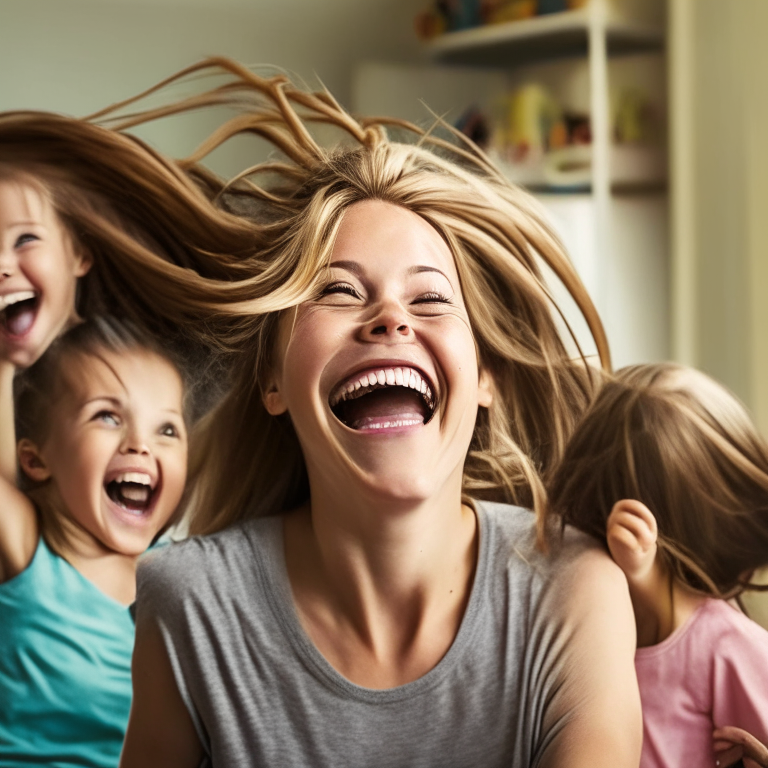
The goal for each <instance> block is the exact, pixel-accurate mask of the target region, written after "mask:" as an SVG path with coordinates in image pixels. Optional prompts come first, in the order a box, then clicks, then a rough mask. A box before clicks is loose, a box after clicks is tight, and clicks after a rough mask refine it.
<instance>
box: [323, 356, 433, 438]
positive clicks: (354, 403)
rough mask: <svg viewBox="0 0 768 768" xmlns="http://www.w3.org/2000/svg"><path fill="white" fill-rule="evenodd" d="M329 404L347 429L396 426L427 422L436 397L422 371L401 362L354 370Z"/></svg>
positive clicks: (332, 395) (330, 399)
mask: <svg viewBox="0 0 768 768" xmlns="http://www.w3.org/2000/svg"><path fill="white" fill-rule="evenodd" d="M329 405H330V407H331V411H333V414H334V415H335V416H336V418H337V419H339V421H341V423H342V424H345V425H346V426H347V427H349V428H350V429H355V430H373V429H397V428H405V427H413V426H417V425H419V424H427V423H428V422H429V420H430V419H431V418H432V416H433V415H434V413H435V407H436V399H435V395H434V393H433V388H432V387H431V386H430V384H429V383H428V381H427V379H426V377H425V375H424V374H423V373H421V371H418V370H416V369H415V368H409V367H405V366H401V367H395V368H379V369H374V370H370V371H365V372H363V373H360V374H355V375H354V376H353V377H352V378H350V379H347V380H346V381H345V382H344V383H343V384H341V385H339V386H338V387H336V388H335V389H334V391H333V393H332V394H331V397H330V398H329Z"/></svg>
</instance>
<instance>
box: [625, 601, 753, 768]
mask: <svg viewBox="0 0 768 768" xmlns="http://www.w3.org/2000/svg"><path fill="white" fill-rule="evenodd" d="M635 668H636V669H637V678H638V682H639V683H640V698H641V700H642V704H643V754H642V758H641V760H640V767H641V768H681V766H691V767H692V768H702V767H705V768H708V767H709V766H712V767H713V768H714V765H715V755H714V751H713V749H712V731H713V729H714V728H715V727H721V726H724V725H735V726H737V727H739V728H743V729H744V730H746V731H749V732H750V733H751V734H753V735H754V736H755V737H757V738H758V739H760V741H762V742H763V743H764V744H768V632H766V631H765V630H764V629H763V628H762V627H760V626H759V625H758V624H755V622H753V621H751V620H750V619H748V618H747V617H746V616H745V615H744V614H742V613H740V612H739V611H737V610H736V609H735V608H733V607H732V606H730V605H729V604H728V603H727V602H725V601H724V600H715V599H711V600H706V601H705V602H703V603H702V604H701V605H700V606H699V608H698V609H697V610H696V612H695V613H694V614H693V616H691V618H690V619H689V620H688V621H687V622H686V623H685V624H684V625H683V626H682V627H680V628H679V629H677V630H676V631H675V632H673V633H672V634H671V635H670V636H669V637H668V638H667V639H666V640H664V641H663V642H661V643H659V644H658V645H652V646H649V647H647V648H638V649H637V653H636V655H635Z"/></svg>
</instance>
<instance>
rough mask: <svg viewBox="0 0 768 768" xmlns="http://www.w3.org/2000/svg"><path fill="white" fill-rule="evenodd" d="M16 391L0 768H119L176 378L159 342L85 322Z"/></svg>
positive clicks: (3, 566) (181, 474)
mask: <svg viewBox="0 0 768 768" xmlns="http://www.w3.org/2000/svg"><path fill="white" fill-rule="evenodd" d="M16 386H17V389H18V390H19V391H20V394H19V397H18V408H19V414H20V418H19V419H18V424H19V436H20V438H21V439H20V441H19V463H20V465H21V470H22V476H23V481H22V488H23V489H24V491H26V493H24V492H22V491H21V490H18V489H17V488H16V486H15V485H14V484H13V483H10V482H8V481H7V480H5V479H4V478H2V479H0V508H1V509H2V512H3V514H2V520H1V521H0V522H1V524H0V646H1V647H2V649H3V652H2V656H1V657H0V685H1V686H2V689H3V697H2V703H0V765H2V766H17V765H27V764H37V765H40V764H44V765H57V766H75V765H77V766H110V765H115V763H116V761H117V759H118V756H119V753H120V746H121V743H122V738H123V734H124V731H125V725H126V721H127V717H128V709H129V707H130V700H131V687H130V660H131V653H132V650H133V639H134V626H133V620H132V618H131V616H130V615H129V613H128V605H129V604H130V603H132V602H133V599H134V596H135V570H136V559H137V558H138V556H139V555H140V554H141V553H142V552H144V550H145V549H146V548H147V547H148V546H149V544H150V543H151V542H152V541H153V539H154V538H155V537H156V536H157V534H158V533H159V532H160V531H162V529H163V528H164V527H165V526H166V525H167V524H168V523H169V520H170V518H171V515H172V514H173V512H174V510H175V509H176V507H177V505H178V503H179V500H180V498H181V495H182V491H183V489H184V482H185V477H186V468H187V438H186V425H185V409H184V387H183V385H182V380H181V375H180V373H179V370H178V368H177V367H176V366H175V364H174V362H172V360H171V358H169V357H168V355H167V354H166V353H165V352H163V351H162V350H161V349H160V347H159V346H158V345H157V344H156V343H155V342H153V341H150V340H149V339H147V338H144V337H142V336H140V335H137V333H136V332H135V331H132V330H131V329H128V328H126V327H124V326H120V325H116V324H115V323H114V322H110V323H107V322H106V321H98V322H96V321H91V322H86V323H83V324H80V325H77V326H75V327H74V328H72V329H71V330H70V331H68V332H67V333H66V334H65V335H64V336H62V337H61V338H59V339H58V340H56V341H54V342H53V344H52V345H51V346H50V348H49V349H48V351H47V352H46V353H45V354H44V355H43V356H42V357H41V358H40V360H38V361H37V362H36V363H35V364H34V365H32V366H31V367H30V368H28V369H26V370H25V371H24V372H23V374H21V375H20V376H19V378H18V380H17V382H16Z"/></svg>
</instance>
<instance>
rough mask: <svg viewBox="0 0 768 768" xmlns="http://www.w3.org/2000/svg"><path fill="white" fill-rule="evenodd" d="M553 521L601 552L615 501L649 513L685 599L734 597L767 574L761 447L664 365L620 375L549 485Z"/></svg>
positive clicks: (733, 409) (725, 406)
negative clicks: (583, 535) (686, 590)
mask: <svg viewBox="0 0 768 768" xmlns="http://www.w3.org/2000/svg"><path fill="white" fill-rule="evenodd" d="M549 495H550V510H549V514H550V515H551V516H553V517H552V519H553V520H554V519H558V518H559V519H560V520H561V521H562V522H563V523H570V524H571V525H574V526H576V527H577V528H580V529H581V530H583V531H586V532H587V533H590V534H592V535H593V536H595V537H597V538H599V539H601V540H602V541H605V538H606V522H607V519H608V516H609V515H610V513H611V509H612V507H613V505H614V504H615V503H616V502H617V501H619V500H621V499H636V500H638V501H641V502H642V503H643V504H645V505H646V506H647V507H648V508H649V509H650V510H651V512H653V514H654V516H655V517H656V521H657V524H658V533H659V536H658V546H659V555H660V557H661V558H662V561H663V562H664V564H665V565H666V567H667V568H668V570H669V572H670V573H671V574H672V577H673V578H675V579H676V580H677V581H679V582H680V583H682V584H685V585H687V586H688V587H690V588H692V589H694V590H697V591H700V592H704V593H707V594H711V595H715V596H718V597H730V596H733V595H736V594H738V593H740V592H741V591H742V590H743V589H745V588H754V589H759V587H758V586H757V585H751V584H749V583H748V576H747V579H746V580H745V578H744V576H745V574H747V575H748V574H749V573H751V571H753V570H754V569H756V568H759V567H761V566H764V565H768V446H766V443H765V441H764V440H763V439H762V438H761V437H760V435H759V434H758V432H757V430H756V429H755V427H754V425H753V424H752V422H751V420H750V418H749V416H748V415H747V413H746V411H745V409H744V407H743V406H742V405H741V403H739V402H738V400H737V399H736V398H735V397H734V396H733V395H732V394H731V393H729V392H728V391H727V390H725V389H724V388H723V387H721V386H720V385H718V384H716V383H715V382H714V381H713V380H712V379H710V378H709V377H707V376H705V375H704V374H702V373H700V372H698V371H694V370H692V369H687V368H683V367H681V366H677V365H673V364H671V363H666V364H657V365H637V366H631V367H628V368H623V369H621V370H620V371H618V372H617V374H616V376H615V379H614V380H613V381H610V382H608V383H606V384H605V386H604V387H603V388H602V391H601V392H600V393H599V395H598V396H597V398H596V400H595V402H594V403H593V405H592V406H591V407H590V409H589V411H588V412H587V414H586V415H585V417H584V419H583V420H582V422H581V423H580V424H579V426H578V428H577V430H576V432H575V434H574V436H573V438H572V439H571V442H570V443H569V445H568V447H567V448H566V451H565V455H564V456H563V459H562V461H561V463H560V466H559V467H558V469H557V471H556V473H555V474H554V476H553V478H552V481H551V483H550V484H549Z"/></svg>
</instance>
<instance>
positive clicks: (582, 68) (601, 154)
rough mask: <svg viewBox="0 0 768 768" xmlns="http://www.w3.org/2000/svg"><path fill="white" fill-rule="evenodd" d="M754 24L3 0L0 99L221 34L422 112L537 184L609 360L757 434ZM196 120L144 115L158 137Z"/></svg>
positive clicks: (193, 47)
mask: <svg viewBox="0 0 768 768" xmlns="http://www.w3.org/2000/svg"><path fill="white" fill-rule="evenodd" d="M766 39H768V1H767V0H666V2H665V1H664V0H364V1H363V2H361V1H360V0H2V2H1V3H0V109H2V110H10V109H46V110H55V111H60V112H65V113H67V114H74V115H85V114H88V113H90V112H93V111H96V110H98V109H100V108H102V107H104V106H106V105H108V104H110V103H112V102H115V101H118V100H121V99H124V98H126V97H129V96H131V95H133V94H135V93H138V92H139V91H142V90H143V89H145V88H147V87H149V86H151V85H153V84H154V83H156V82H157V81H159V80H161V79H163V78H164V77H166V76H168V75H170V74H172V73H174V72H175V71H177V70H179V69H181V68H183V67H185V66H187V65H189V64H192V63H194V62H196V61H198V60H200V59H201V58H203V57H204V56H207V55H212V54H221V55H227V56H231V57H234V58H236V59H238V60H239V61H241V62H242V63H245V64H248V65H253V66H256V67H258V68H259V69H260V70H262V71H263V70H264V69H265V65H271V66H273V67H277V68H279V69H282V70H283V71H286V72H288V73H289V74H291V75H293V76H294V77H297V78H299V79H302V80H304V81H305V82H306V83H307V84H308V85H309V86H310V87H313V88H314V87H318V86H319V85H321V84H322V85H325V86H327V87H328V88H329V89H330V91H331V92H332V93H333V94H334V95H335V96H336V97H337V98H338V99H339V101H341V102H342V103H343V104H344V105H345V106H347V107H348V108H349V109H351V110H352V111H357V112H360V113H365V114H374V113H375V114H389V115H395V116H399V117H405V118H408V119H411V120H414V121H417V122H419V123H422V124H426V125H430V124H431V123H432V122H433V121H434V119H435V115H439V116H440V117H442V118H444V119H445V120H447V121H448V122H450V123H452V124H454V125H457V126H458V127H460V128H461V129H462V130H464V131H465V132H466V133H467V134H468V135H470V136H472V138H473V139H474V140H475V141H477V142H478V143H479V144H481V145H482V146H484V147H485V148H486V149H487V151H488V152H489V153H490V154H491V155H492V156H493V157H494V158H495V159H496V161H497V162H498V163H499V165H500V166H501V167H502V169H503V170H504V172H505V173H506V174H507V175H508V176H509V177H510V178H511V179H513V180H515V181H517V182H519V183H521V184H523V185H525V186H527V187H528V188H529V189H530V190H531V191H532V192H533V193H534V194H535V195H536V197H537V198H538V199H539V200H540V202H541V204H542V206H544V208H545V209H546V211H547V214H548V216H549V217H550V220H551V221H552V223H553V225H554V226H555V228H556V229H557V230H558V232H559V233H560V235H561V237H562V238H563V239H564V241H565V243H566V245H567V246H568V248H569V251H570V253H571V256H572V258H573V260H574V262H575V264H576V266H577V269H578V270H579V271H580V273H581V275H582V277H583V279H584V281H585V283H586V285H587V288H588V289H589V291H590V292H591V294H592V296H593V298H594V300H595V302H596V304H597V306H598V309H599V310H600V312H601V315H602V316H603V319H604V322H605V324H606V328H607V332H608V336H609V339H610V341H611V346H612V351H613V356H614V364H615V365H616V366H621V365H625V364H627V363H633V362H643V361H650V360H661V359H675V360H678V361H681V362H684V363H688V364H691V365H695V366H698V367H700V368H702V369H703V370H705V371H706V372H708V373H710V374H711V375H713V376H715V377H716V378H718V379H720V380H721V381H723V382H724V383H725V384H726V385H728V386H729V387H730V388H731V389H733V390H734V391H735V392H736V393H737V395H738V396H739V397H741V399H742V400H743V401H744V402H745V403H746V404H747V406H748V407H749V408H750V410H751V411H752V413H753V414H754V417H755V419H756V421H757V423H758V424H759V425H760V427H761V429H762V430H763V432H764V433H766V434H768V343H766V339H765V333H766V330H768V301H767V300H766V295H767V294H768V139H767V138H766V137H767V136H768V91H767V89H766V85H765V73H766V72H768V46H766V43H765V41H766ZM430 110H431V111H430ZM215 123H216V118H215V116H212V115H200V116H198V117H196V118H194V119H191V120H186V121H172V120H171V121H165V122H161V123H158V124H157V125H154V126H152V127H151V128H150V129H148V130H144V131H143V132H142V135H143V136H144V137H145V138H147V139H148V140H149V141H150V142H151V143H153V144H155V145H156V146H157V147H158V148H159V149H160V150H162V151H164V152H167V153H170V154H172V155H174V154H175V155H178V154H184V153H186V152H189V151H190V150H191V149H193V148H194V146H195V145H196V143H197V141H199V140H200V139H202V137H203V136H204V135H205V134H206V133H207V131H208V130H210V129H211V128H212V127H213V126H214V125H215ZM264 151H265V150H264V148H263V147H258V146H256V145H254V144H237V145H233V146H232V147H229V148H227V149H225V150H223V151H221V152H219V153H218V154H217V156H216V157H214V159H213V165H214V167H215V170H218V171H220V172H222V173H231V172H234V171H237V170H240V169H242V168H244V167H246V166H247V165H250V164H252V163H253V162H256V161H257V160H259V159H261V157H262V155H263V153H264ZM553 290H554V291H555V292H557V291H558V290H559V288H558V286H556V285H554V286H553ZM567 315H568V318H569V320H570V321H572V322H573V324H574V327H575V330H576V333H577V335H578V336H579V337H580V338H581V339H584V340H585V346H586V347H587V351H590V347H589V344H588V343H587V341H586V335H585V329H584V328H583V326H582V325H580V324H579V320H578V318H577V317H576V315H575V313H573V311H572V308H571V309H567Z"/></svg>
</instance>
